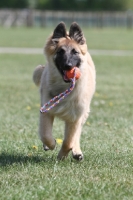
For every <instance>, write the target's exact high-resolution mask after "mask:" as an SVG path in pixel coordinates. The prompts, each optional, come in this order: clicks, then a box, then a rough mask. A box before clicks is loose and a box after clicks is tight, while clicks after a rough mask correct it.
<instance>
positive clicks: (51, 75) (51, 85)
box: [33, 22, 95, 161]
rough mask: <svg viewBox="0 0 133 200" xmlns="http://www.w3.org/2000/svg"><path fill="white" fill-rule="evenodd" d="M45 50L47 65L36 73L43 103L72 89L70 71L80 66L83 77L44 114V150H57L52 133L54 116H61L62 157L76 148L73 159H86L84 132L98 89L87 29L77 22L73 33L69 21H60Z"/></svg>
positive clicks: (42, 127)
mask: <svg viewBox="0 0 133 200" xmlns="http://www.w3.org/2000/svg"><path fill="white" fill-rule="evenodd" d="M44 51H45V55H46V58H47V64H46V65H45V66H41V65H40V66H38V67H36V69H35V71H34V73H33V80H34V82H35V84H36V85H39V84H40V95H41V106H43V105H44V104H45V103H46V102H48V101H49V100H50V99H51V98H53V97H54V96H56V95H58V94H60V93H61V92H64V91H65V90H66V89H67V88H69V86H70V83H69V80H67V78H66V76H65V72H66V71H67V70H70V69H72V68H73V67H75V66H76V67H78V68H79V69H80V72H81V76H80V78H79V79H78V80H76V84H75V88H74V90H73V91H72V92H71V94H69V96H68V97H66V98H65V99H64V100H63V101H61V102H60V103H59V104H58V105H57V106H55V107H54V108H52V109H51V110H50V111H49V112H47V113H40V125H39V134H40V138H41V140H42V143H43V146H44V150H48V149H51V150H53V149H54V148H55V146H56V141H55V139H54V138H53V136H52V126H53V121H54V117H59V118H61V119H62V120H63V121H64V122H65V133H64V140H63V144H62V147H61V149H60V151H59V154H58V159H61V160H62V159H64V158H65V157H67V155H68V153H69V151H70V150H72V155H73V158H75V159H77V160H79V161H80V160H82V159H83V154H82V151H81V149H80V135H81V130H82V126H83V124H84V123H85V121H86V119H87V117H88V114H89V111H90V103H91V99H92V96H93V94H94V91H95V66H94V63H93V61H92V58H91V56H90V54H89V53H88V49H87V44H86V40H85V38H84V35H83V32H82V30H81V28H80V27H79V25H78V24H77V23H75V22H74V23H72V24H71V26H70V30H69V33H67V31H66V27H65V24H64V23H63V22H61V23H59V24H58V25H57V27H56V28H55V30H54V32H53V34H52V36H50V38H49V39H48V41H47V42H46V45H45V48H44Z"/></svg>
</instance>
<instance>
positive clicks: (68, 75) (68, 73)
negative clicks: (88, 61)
mask: <svg viewBox="0 0 133 200" xmlns="http://www.w3.org/2000/svg"><path fill="white" fill-rule="evenodd" d="M80 76H81V72H80V69H79V68H78V67H73V68H72V69H70V70H64V71H63V79H64V81H65V82H70V81H71V79H72V78H74V77H75V79H76V80H77V79H79V78H80Z"/></svg>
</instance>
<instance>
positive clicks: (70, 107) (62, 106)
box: [50, 84, 86, 121]
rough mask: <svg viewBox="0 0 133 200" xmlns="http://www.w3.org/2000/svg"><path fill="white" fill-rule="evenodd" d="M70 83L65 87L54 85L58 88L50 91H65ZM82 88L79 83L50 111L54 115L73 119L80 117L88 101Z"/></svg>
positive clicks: (53, 93)
mask: <svg viewBox="0 0 133 200" xmlns="http://www.w3.org/2000/svg"><path fill="white" fill-rule="evenodd" d="M69 86H70V85H69V84H67V86H66V87H65V88H62V87H57V88H56V87H54V88H56V90H51V91H50V93H51V94H52V95H57V94H59V93H57V91H58V92H59V91H60V92H64V91H65V89H68V88H69ZM82 93H83V92H82V90H81V91H80V87H79V86H78V84H77V85H76V86H75V88H74V90H73V91H72V92H71V93H70V94H69V95H68V96H67V97H66V98H64V99H63V100H62V101H60V103H59V104H58V105H56V106H55V107H54V108H53V109H52V110H51V111H50V112H51V113H52V114H53V115H56V116H58V117H60V118H62V119H71V121H74V120H76V119H77V118H79V117H80V116H81V115H82V113H83V112H84V110H85V106H86V102H85V99H84V98H83V96H84V95H83V94H82Z"/></svg>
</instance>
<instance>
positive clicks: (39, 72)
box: [33, 65, 45, 86]
mask: <svg viewBox="0 0 133 200" xmlns="http://www.w3.org/2000/svg"><path fill="white" fill-rule="evenodd" d="M44 68H45V66H44V65H38V66H37V67H36V68H35V70H34V72H33V81H34V83H35V84H36V85H37V86H39V85H40V81H41V76H42V73H43V70H44Z"/></svg>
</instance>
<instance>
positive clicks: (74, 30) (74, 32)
mask: <svg viewBox="0 0 133 200" xmlns="http://www.w3.org/2000/svg"><path fill="white" fill-rule="evenodd" d="M69 36H70V38H72V39H74V40H75V41H76V42H77V43H78V44H80V45H83V44H85V43H86V41H85V38H84V35H83V32H82V30H81V28H80V27H79V25H78V24H77V23H76V22H73V23H72V24H71V26H70V30H69Z"/></svg>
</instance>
